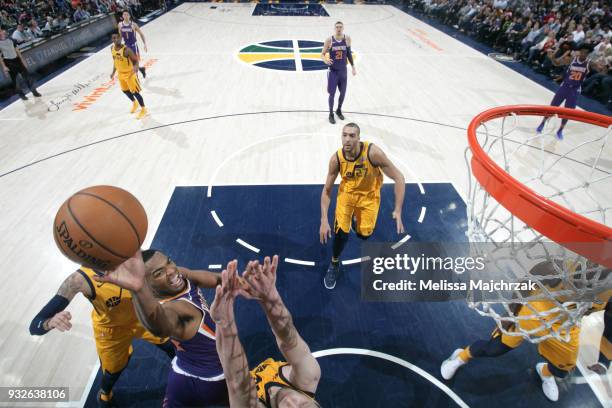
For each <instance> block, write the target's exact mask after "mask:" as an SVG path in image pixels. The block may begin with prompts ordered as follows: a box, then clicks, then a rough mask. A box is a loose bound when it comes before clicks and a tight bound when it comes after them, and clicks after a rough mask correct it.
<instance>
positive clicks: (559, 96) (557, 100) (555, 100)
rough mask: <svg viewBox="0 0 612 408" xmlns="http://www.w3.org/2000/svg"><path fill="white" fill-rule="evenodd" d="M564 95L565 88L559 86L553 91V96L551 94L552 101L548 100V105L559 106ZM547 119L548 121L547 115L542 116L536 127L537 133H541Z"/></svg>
mask: <svg viewBox="0 0 612 408" xmlns="http://www.w3.org/2000/svg"><path fill="white" fill-rule="evenodd" d="M566 97H567V95H566V92H565V89H564V88H559V90H558V91H557V92H556V93H555V96H553V99H552V101H550V106H560V105H561V103H562V102H563V101H564V100H565V98H566ZM547 121H548V117H544V118H543V119H542V122H541V123H540V125H539V126H538V128H537V129H536V131H537V132H538V133H542V130H544V125H545V124H546V122H547Z"/></svg>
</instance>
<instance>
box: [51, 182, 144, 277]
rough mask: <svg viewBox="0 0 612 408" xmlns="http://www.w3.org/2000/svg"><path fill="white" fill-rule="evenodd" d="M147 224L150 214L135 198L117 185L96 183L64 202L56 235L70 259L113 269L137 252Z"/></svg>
mask: <svg viewBox="0 0 612 408" xmlns="http://www.w3.org/2000/svg"><path fill="white" fill-rule="evenodd" d="M147 226H148V224H147V214H146V213H145V210H144V208H143V207H142V205H141V204H140V202H139V201H138V200H137V199H136V197H134V196H133V195H132V194H130V193H128V192H127V191H125V190H123V189H121V188H118V187H113V186H94V187H89V188H86V189H84V190H81V191H79V192H78V193H75V194H74V195H72V196H71V197H70V198H68V200H66V201H65V202H64V204H62V206H61V207H60V209H59V210H58V212H57V215H56V216H55V222H54V223H53V238H55V243H56V244H57V247H58V248H59V249H60V250H61V251H62V253H63V254H64V255H66V256H67V257H68V258H69V259H70V260H72V261H74V262H77V263H79V264H81V265H84V266H86V267H89V268H93V269H97V270H110V269H114V268H115V267H117V266H118V265H119V264H121V263H122V262H124V261H125V260H127V259H128V258H130V257H131V256H132V255H134V254H135V253H136V251H138V249H139V248H140V246H141V245H142V242H143V241H144V239H145V236H146V235H147Z"/></svg>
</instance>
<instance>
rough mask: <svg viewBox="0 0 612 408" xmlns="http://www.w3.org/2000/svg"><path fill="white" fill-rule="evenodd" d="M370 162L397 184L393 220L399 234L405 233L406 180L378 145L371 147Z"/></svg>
mask: <svg viewBox="0 0 612 408" xmlns="http://www.w3.org/2000/svg"><path fill="white" fill-rule="evenodd" d="M370 149H371V150H370V160H371V162H372V164H373V165H374V166H377V167H380V169H381V170H382V172H383V173H385V175H386V176H387V177H389V178H390V179H392V180H393V181H394V182H395V188H394V192H395V209H394V210H393V219H395V224H396V227H397V233H398V234H402V233H403V232H404V224H403V223H402V206H403V205H404V193H405V190H406V179H405V178H404V175H403V174H402V172H400V171H399V169H398V168H397V167H395V165H394V164H393V163H392V162H391V160H389V158H388V157H387V155H386V154H385V153H384V152H383V151H382V149H380V148H379V147H378V146H376V145H372V147H370Z"/></svg>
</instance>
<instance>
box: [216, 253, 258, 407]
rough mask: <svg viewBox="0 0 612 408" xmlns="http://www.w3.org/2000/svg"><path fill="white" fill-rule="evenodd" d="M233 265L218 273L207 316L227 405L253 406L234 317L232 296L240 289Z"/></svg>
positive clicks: (253, 396) (254, 401)
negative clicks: (213, 333) (212, 328)
mask: <svg viewBox="0 0 612 408" xmlns="http://www.w3.org/2000/svg"><path fill="white" fill-rule="evenodd" d="M236 265H237V262H236V261H232V262H230V263H228V264H227V269H226V270H224V271H223V272H221V285H220V286H217V288H216V291H215V300H214V302H213V304H212V305H211V307H210V315H211V317H212V318H213V320H214V321H215V324H216V326H217V330H216V337H217V353H219V358H220V359H221V365H222V366H223V373H224V374H225V381H226V382H227V389H228V392H229V402H230V406H231V407H248V408H255V407H257V394H256V392H255V385H254V384H253V382H252V380H251V375H250V373H249V363H248V361H247V358H246V355H245V353H244V348H243V347H242V344H241V343H240V339H239V338H238V328H237V327H236V320H235V319H234V299H236V296H237V295H238V293H240V292H241V290H240V283H239V279H238V273H237V266H236Z"/></svg>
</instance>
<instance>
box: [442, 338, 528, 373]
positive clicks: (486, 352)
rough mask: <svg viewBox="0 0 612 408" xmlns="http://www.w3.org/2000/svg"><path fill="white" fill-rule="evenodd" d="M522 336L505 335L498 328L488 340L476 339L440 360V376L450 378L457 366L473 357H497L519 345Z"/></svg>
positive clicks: (459, 366) (464, 363)
mask: <svg viewBox="0 0 612 408" xmlns="http://www.w3.org/2000/svg"><path fill="white" fill-rule="evenodd" d="M522 342H523V338H522V337H517V336H506V335H503V334H501V333H500V331H499V330H498V329H496V330H495V331H494V332H493V335H492V336H491V338H490V339H488V340H477V341H475V342H474V343H472V344H471V345H469V346H467V347H466V348H464V349H457V350H455V351H454V352H453V354H451V356H450V357H449V358H447V359H446V360H444V361H443V362H442V366H441V367H440V373H441V374H442V378H444V379H445V380H450V379H451V378H453V376H454V375H455V373H456V372H457V370H458V369H459V368H461V367H462V366H464V365H466V364H467V363H469V362H470V360H472V359H473V358H480V357H499V356H501V355H503V354H506V353H507V352H509V351H510V350H513V349H515V348H517V347H518V346H520V345H521V343H522Z"/></svg>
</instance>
